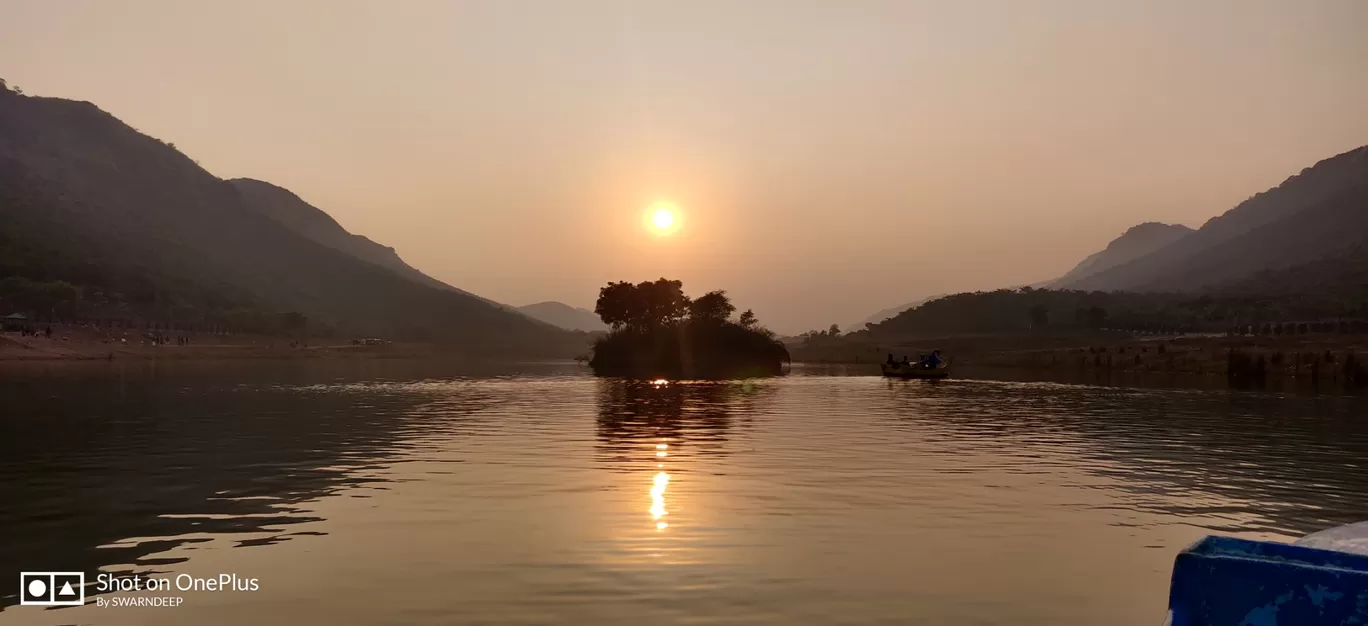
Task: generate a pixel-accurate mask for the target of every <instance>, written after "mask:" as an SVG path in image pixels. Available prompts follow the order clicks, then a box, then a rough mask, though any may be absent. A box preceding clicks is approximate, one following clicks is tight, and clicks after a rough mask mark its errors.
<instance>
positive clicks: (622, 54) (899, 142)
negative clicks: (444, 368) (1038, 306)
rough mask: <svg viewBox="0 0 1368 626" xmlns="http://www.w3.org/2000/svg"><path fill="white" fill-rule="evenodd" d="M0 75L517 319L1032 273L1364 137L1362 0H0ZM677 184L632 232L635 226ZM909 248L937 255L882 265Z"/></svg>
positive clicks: (1189, 219) (1271, 180)
mask: <svg viewBox="0 0 1368 626" xmlns="http://www.w3.org/2000/svg"><path fill="white" fill-rule="evenodd" d="M0 13H3V16H4V19H0V59H4V60H5V65H4V67H3V68H0V70H2V71H3V72H4V73H3V76H2V77H3V78H5V79H6V80H8V81H10V83H12V84H14V85H17V86H20V87H22V88H23V89H24V90H25V91H27V92H28V93H31V94H37V95H42V96H54V97H62V98H73V99H77V100H88V101H91V102H94V103H96V104H97V105H99V106H100V107H102V108H104V109H105V110H107V111H109V112H110V113H111V114H113V115H115V116H117V117H119V118H120V119H122V120H124V121H126V122H127V123H129V124H130V125H132V126H134V127H136V128H138V129H139V130H141V131H143V132H145V133H148V134H149V135H151V136H153V137H157V138H159V139H162V140H164V141H168V142H172V143H174V144H175V145H176V146H177V147H178V148H179V149H181V150H184V151H185V153H186V154H188V155H190V156H192V157H193V158H195V159H197V160H198V161H199V162H200V163H201V164H202V165H203V166H204V167H205V168H207V169H208V170H209V171H210V172H212V173H213V174H215V175H217V176H219V177H223V178H236V177H250V178H256V179H261V180H265V181H268V182H271V183H274V184H277V185H281V186H283V187H285V188H287V189H290V190H291V191H293V192H295V193H298V194H299V195H300V196H301V197H302V198H304V199H305V200H307V201H309V202H310V203H312V204H314V205H315V206H318V207H319V208H321V209H323V210H324V211H327V212H328V213H329V214H330V215H332V216H333V217H336V218H337V219H338V220H339V221H340V222H341V223H342V224H343V225H344V226H346V227H347V228H348V229H349V230H350V231H352V232H354V233H358V234H362V235H365V236H367V237H370V238H371V239H374V240H375V241H378V242H381V243H383V244H384V245H388V246H394V247H395V248H396V249H397V250H398V252H399V254H400V255H401V256H403V257H404V259H406V260H407V261H409V262H410V263H412V264H413V265H414V266H415V267H417V268H419V269H421V270H423V271H424V272H427V273H428V274H430V275H432V276H434V277H436V278H438V279H440V280H443V281H446V282H448V283H450V284H451V285H454V286H456V287H459V288H461V289H464V290H467V291H470V292H473V293H476V294H479V295H481V296H484V297H487V298H491V299H493V300H495V301H498V302H503V303H506V304H511V305H523V304H528V303H532V302H540V301H544V300H559V301H563V302H566V303H569V304H571V305H575V306H581V307H586V308H592V304H593V302H592V299H593V297H594V294H595V293H596V290H597V289H598V288H599V287H601V286H603V285H604V284H605V283H607V282H609V281H616V280H631V281H633V282H637V281H641V280H654V279H656V278H659V277H661V276H666V277H669V278H677V279H681V280H683V281H684V283H685V284H686V285H688V286H689V288H690V289H691V290H697V291H699V292H700V293H701V292H706V291H709V290H712V289H727V290H729V292H730V293H731V294H732V296H733V297H734V298H736V300H737V304H738V305H739V306H740V307H741V308H742V309H746V308H753V309H754V310H755V312H756V314H757V315H759V317H760V319H762V320H765V322H766V324H769V325H770V327H771V328H773V329H775V330H776V331H779V332H781V333H793V334H796V333H799V332H802V331H805V330H811V329H814V328H826V327H827V326H828V325H830V324H832V323H839V324H841V325H842V326H843V327H844V326H846V325H848V324H850V323H852V322H855V321H857V320H862V319H863V318H865V317H866V316H868V315H869V314H871V313H873V312H875V311H878V310H880V309H883V308H885V307H889V306H893V305H898V304H902V303H905V302H911V301H914V300H919V299H921V298H923V297H926V296H929V295H933V294H940V293H954V292H960V291H972V290H976V289H997V288H1003V287H1009V286H1014V285H1023V284H1031V283H1036V282H1039V281H1042V280H1048V279H1051V278H1055V277H1057V276H1059V275H1061V274H1063V273H1064V272H1066V271H1068V270H1069V269H1070V268H1071V267H1073V265H1074V264H1076V263H1077V262H1078V261H1079V260H1080V259H1083V258H1084V257H1086V256H1087V255H1089V254H1092V253H1094V252H1097V251H1098V250H1101V249H1102V248H1103V247H1104V246H1105V245H1106V244H1107V242H1108V241H1110V240H1112V239H1113V238H1115V237H1116V236H1118V235H1120V234H1121V233H1122V232H1124V231H1125V230H1126V229H1127V228H1129V227H1131V226H1133V225H1135V224H1139V223H1142V222H1148V221H1162V222H1179V223H1184V224H1187V225H1189V226H1194V227H1195V226H1198V225H1200V224H1201V223H1203V222H1205V221H1206V220H1207V219H1209V218H1211V217H1213V216H1215V215H1218V214H1220V213H1221V212H1223V211H1225V210H1227V209H1230V208H1231V207H1233V206H1235V204H1236V203H1238V202H1240V201H1242V200H1244V199H1245V198H1247V197H1249V196H1250V195H1251V194H1254V193H1257V192H1259V191H1262V190H1264V189H1267V188H1269V187H1272V186H1274V185H1277V184H1278V183H1279V182H1281V181H1282V180H1284V179H1286V178H1287V177H1288V176H1289V175H1291V174H1293V173H1296V172H1297V171H1299V170H1301V169H1302V168H1304V167H1306V166H1308V165H1310V164H1312V163H1314V162H1316V161H1317V160H1319V159H1323V158H1326V157H1328V156H1331V155H1335V154H1339V153H1341V152H1344V151H1346V150H1350V149H1352V148H1355V147H1358V146H1361V145H1363V144H1365V143H1368V116H1365V115H1363V111H1364V110H1368V72H1364V68H1363V60H1364V59H1365V58H1368V38H1365V37H1363V33H1364V32H1365V31H1368V4H1365V3H1364V2H1362V1H1361V0H1314V1H1307V2H1288V1H1285V0H1248V1H1241V2H1228V1H1204V2H1191V1H1188V0H1150V1H1144V2H1097V1H1094V0H1040V1H1037V2H1031V3H1022V2H1016V1H1011V0H997V1H987V2H939V1H934V0H906V1H898V2H888V1H883V0H861V1H848V2H829V3H828V2H816V3H812V2H809V3H794V2H790V1H786V0H785V1H778V0H752V1H748V2H740V3H738V2H719V1H711V0H710V1H699V2H650V1H630V2H628V1H622V0H581V1H576V2H547V1H537V2H526V1H521V2H520V1H507V0H497V1H470V0H463V1H460V2H456V1H446V0H429V1H421V0H406V1H405V2H403V3H399V4H393V3H390V4H387V3H375V2H349V1H347V2H344V1H335V0H327V1H323V0H291V1H289V2H279V1H274V0H272V1H263V0H241V1H237V2H231V3H212V2H193V3H187V2H181V1H178V0H129V1H125V2H117V3H115V2H92V1H76V2H50V1H46V0H5V1H4V2H3V3H0ZM659 200H668V201H672V202H674V203H677V204H678V205H679V206H680V207H681V208H682V210H683V212H684V214H685V217H686V218H687V223H686V226H685V227H684V228H683V229H682V230H681V231H680V232H679V233H678V235H677V236H675V237H671V238H669V239H658V238H653V237H650V236H649V235H648V234H647V233H645V232H643V230H642V229H641V228H640V226H639V222H640V220H639V219H638V214H639V213H640V212H641V211H642V210H643V209H644V208H645V207H647V206H648V205H650V204H651V203H653V202H656V201H659ZM912 254H918V255H921V256H922V257H923V258H926V259H935V262H934V263H917V264H909V263H901V262H887V259H886V257H887V256H890V255H912Z"/></svg>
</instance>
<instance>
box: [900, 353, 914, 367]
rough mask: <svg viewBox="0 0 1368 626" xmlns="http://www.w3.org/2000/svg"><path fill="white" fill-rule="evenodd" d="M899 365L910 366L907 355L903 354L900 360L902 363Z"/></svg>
mask: <svg viewBox="0 0 1368 626" xmlns="http://www.w3.org/2000/svg"><path fill="white" fill-rule="evenodd" d="M900 365H902V366H903V367H911V366H912V363H910V362H909V361H908V360H907V356H906V355H903V360H902V363H900Z"/></svg>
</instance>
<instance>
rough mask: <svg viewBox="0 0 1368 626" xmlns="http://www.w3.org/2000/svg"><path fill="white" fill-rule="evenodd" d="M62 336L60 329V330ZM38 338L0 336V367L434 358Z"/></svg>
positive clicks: (231, 341) (208, 342)
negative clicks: (16, 364)
mask: <svg viewBox="0 0 1368 626" xmlns="http://www.w3.org/2000/svg"><path fill="white" fill-rule="evenodd" d="M63 330H65V329H63ZM63 330H57V331H55V332H54V333H53V336H52V337H51V338H48V337H46V336H43V335H38V336H27V337H25V336H20V335H19V334H18V333H3V334H0V363H3V362H11V363H13V362H63V361H156V360H217V359H319V358H420V357H426V356H435V355H437V354H438V353H439V351H438V350H437V349H436V347H435V346H431V345H425V344H391V345H353V344H350V343H346V344H320V345H295V346H291V345H290V343H291V342H290V341H289V340H288V339H282V338H278V337H274V338H273V337H254V336H238V337H214V336H205V335H189V336H187V337H188V339H189V340H190V343H189V344H188V345H176V344H156V343H152V342H151V341H148V340H145V339H143V338H142V337H141V336H140V335H138V336H136V337H135V336H130V335H131V333H129V334H128V335H125V336H121V337H117V338H116V337H110V336H104V335H103V333H93V332H85V333H79V332H63Z"/></svg>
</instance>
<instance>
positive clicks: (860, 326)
mask: <svg viewBox="0 0 1368 626" xmlns="http://www.w3.org/2000/svg"><path fill="white" fill-rule="evenodd" d="M945 295H946V294H943V293H942V294H938V295H934V296H931V297H929V298H922V299H921V300H917V301H915V302H908V303H906V304H900V305H898V306H892V307H888V308H886V309H883V310H881V311H879V312H877V313H874V314H873V315H870V316H869V317H866V318H864V319H862V320H860V321H859V322H857V323H855V324H851V325H850V327H849V328H846V329H844V330H846V331H849V332H854V331H857V330H864V329H865V326H867V325H870V324H878V323H879V322H882V321H884V320H886V319H890V318H893V317H897V315H898V314H899V313H902V312H903V311H906V310H908V309H915V308H917V307H919V306H921V305H923V304H926V303H927V302H930V301H932V300H935V299H936V298H942V297H945Z"/></svg>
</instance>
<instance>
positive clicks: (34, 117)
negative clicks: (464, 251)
mask: <svg viewBox="0 0 1368 626" xmlns="http://www.w3.org/2000/svg"><path fill="white" fill-rule="evenodd" d="M262 185H263V184H251V183H242V182H240V181H239V182H237V183H234V182H229V181H224V180H221V179H219V178H217V177H215V176H213V175H212V174H210V173H209V172H207V171H205V170H204V169H203V168H201V167H200V166H199V165H198V164H197V163H195V162H194V161H193V160H191V159H190V158H189V157H186V156H185V155H184V154H182V153H180V152H179V151H178V150H176V148H175V146H174V145H172V144H167V143H164V142H162V141H159V140H157V139H154V138H152V137H149V136H147V135H144V134H142V133H140V132H138V131H136V130H134V129H133V128H130V127H129V126H128V125H126V124H124V123H123V122H121V121H119V120H118V119H116V118H115V117H114V116H112V115H110V114H108V113H106V112H104V111H102V110H100V109H99V108H98V107H96V106H95V105H93V104H91V103H88V102H76V101H71V100H64V99H58V98H39V97H31V96H22V95H19V94H16V93H14V92H11V91H9V90H0V224H4V226H5V228H4V229H3V230H0V277H4V279H3V280H0V300H2V301H3V302H0V306H5V307H10V308H25V309H27V310H38V311H43V312H52V313H53V314H60V313H63V312H65V313H66V314H68V315H69V316H72V317H83V318H85V319H92V318H94V319H116V320H124V321H126V322H131V321H142V322H145V323H159V324H166V323H174V324H177V325H179V326H183V327H186V326H188V327H213V328H227V329H233V330H243V331H248V330H252V331H266V330H280V329H281V327H292V328H294V329H296V330H298V329H299V327H300V326H301V325H304V324H305V323H306V322H305V320H307V326H308V327H310V328H314V329H317V330H318V331H320V332H325V331H331V332H335V333H339V334H354V335H355V334H364V335H374V336H381V337H394V338H411V339H430V340H432V341H435V342H440V343H443V344H446V345H449V346H451V347H453V348H457V349H460V350H462V351H465V352H472V353H475V352H481V353H483V352H495V353H510V352H515V353H524V354H531V353H555V354H561V353H567V352H570V351H574V350H578V349H579V348H580V347H581V345H582V340H581V339H580V338H579V337H576V336H574V335H573V334H571V333H566V332H564V331H561V330H559V329H556V328H553V327H551V326H549V325H546V324H542V323H540V322H536V321H534V320H531V319H528V318H526V317H525V316H522V315H518V314H516V313H513V312H510V311H507V310H504V309H501V308H499V307H498V306H495V305H492V304H491V303H489V302H487V301H483V300H481V299H478V298H475V297H473V296H470V295H469V294H465V293H463V292H459V291H456V290H453V289H451V288H443V287H444V285H441V284H440V283H437V284H433V283H435V282H436V281H433V280H432V279H429V278H426V277H422V276H421V274H419V275H418V276H415V275H414V274H415V273H417V272H416V270H412V268H407V265H403V262H402V261H401V260H399V259H398V258H397V256H393V253H392V251H390V252H385V251H384V250H387V249H384V248H383V247H379V246H377V245H376V244H373V242H369V241H368V240H365V241H362V240H361V239H357V238H355V237H352V236H350V235H349V234H346V231H344V230H341V227H340V226H337V227H336V229H332V228H330V227H328V224H329V223H330V224H332V225H334V226H336V222H334V221H332V220H331V218H327V217H326V215H324V214H322V213H321V212H314V211H316V209H314V210H313V211H308V210H303V209H302V208H301V207H300V206H298V205H292V203H291V202H289V199H290V198H294V196H293V194H289V193H288V192H285V191H284V190H281V189H279V188H271V189H268V188H266V187H263V186H262ZM244 188H246V191H244ZM263 198H264V200H263ZM295 199H296V200H297V198H295ZM300 203H301V204H302V201H301V202H300ZM303 206H305V207H307V205H303ZM308 208H309V209H312V207H308ZM287 224H290V225H288V226H287ZM343 235H346V236H343ZM367 244H370V245H369V246H368V245H367ZM377 248H379V249H377ZM362 259H366V260H362ZM405 268H407V270H406V269H405Z"/></svg>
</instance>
